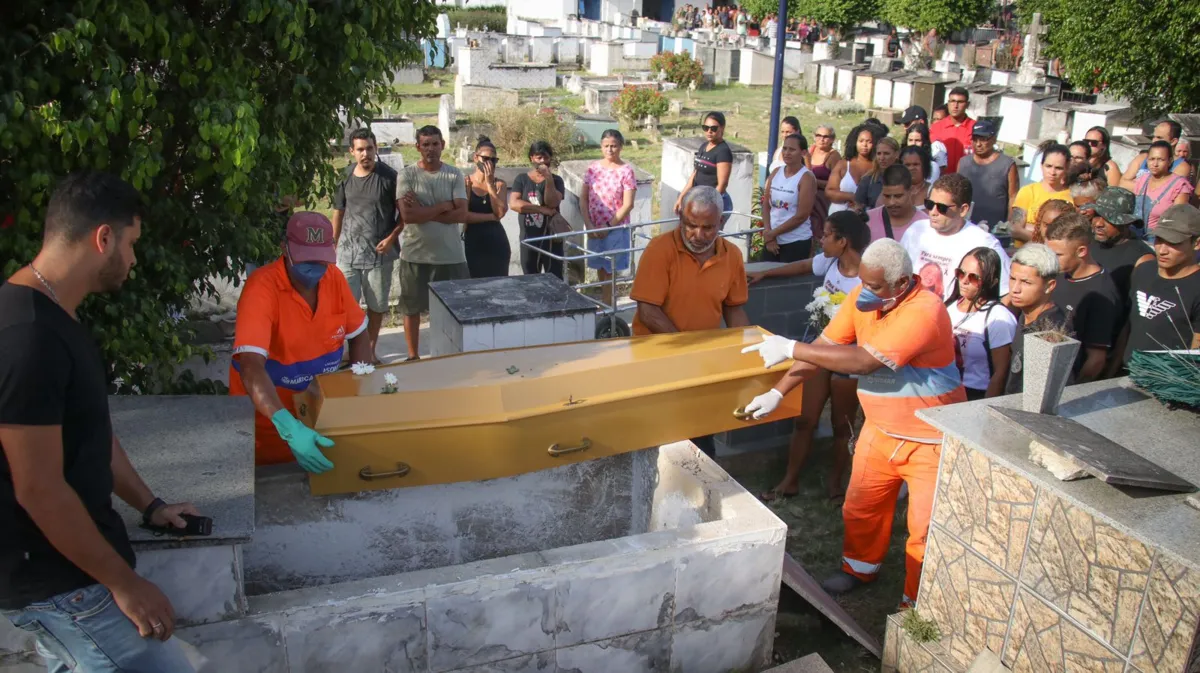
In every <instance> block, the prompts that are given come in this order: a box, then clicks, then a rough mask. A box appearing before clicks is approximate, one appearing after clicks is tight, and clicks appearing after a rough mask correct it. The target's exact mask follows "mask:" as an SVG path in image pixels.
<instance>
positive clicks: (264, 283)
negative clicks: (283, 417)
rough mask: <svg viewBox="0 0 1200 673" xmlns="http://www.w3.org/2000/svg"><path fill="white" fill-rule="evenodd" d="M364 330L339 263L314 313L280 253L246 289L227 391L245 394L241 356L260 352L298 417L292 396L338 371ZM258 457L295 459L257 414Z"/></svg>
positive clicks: (320, 288)
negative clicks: (348, 342)
mask: <svg viewBox="0 0 1200 673" xmlns="http://www.w3.org/2000/svg"><path fill="white" fill-rule="evenodd" d="M366 329H367V316H366V314H364V313H363V310H362V309H361V308H359V306H358V302H357V301H355V299H354V295H353V294H351V293H350V285H349V284H348V283H346V277H345V276H343V275H342V272H341V271H339V270H338V268H337V267H336V266H334V265H333V264H330V265H329V268H328V270H327V271H326V272H325V275H324V276H323V277H322V278H321V282H320V284H318V285H317V310H316V311H315V312H314V311H313V310H312V309H311V308H309V305H308V302H307V301H305V300H304V297H301V296H300V293H298V292H296V290H295V288H293V287H292V283H291V281H290V280H288V274H287V267H286V266H285V264H284V261H283V258H282V257H280V258H279V259H277V260H275V261H274V262H271V263H270V264H268V265H266V266H264V267H262V268H260V269H258V270H256V271H255V272H254V273H252V274H250V277H249V278H247V279H246V284H245V285H244V286H243V288H242V297H241V299H239V300H238V305H237V327H236V331H235V334H234V339H233V362H232V363H231V364H230V367H229V394H230V395H245V394H246V387H245V386H244V385H243V384H242V377H241V375H240V374H239V370H240V366H241V365H240V362H239V361H238V357H239V356H240V355H241V354H242V353H256V354H258V355H262V356H263V357H265V358H267V375H268V376H270V377H271V382H272V383H274V384H275V390H276V392H278V393H279V399H280V401H282V402H283V406H284V407H285V408H287V410H288V411H290V412H291V413H292V415H293V416H295V415H296V405H295V402H294V401H293V397H294V395H295V394H296V393H298V392H303V391H304V389H306V388H308V385H309V383H311V382H312V380H313V377H314V376H316V375H318V374H326V373H329V372H335V371H337V369H338V366H339V365H341V362H342V348H343V346H344V345H345V342H346V339H353V338H354V337H356V336H358V335H359V334H362V333H363V331H364V330H366ZM254 459H255V463H257V464H258V465H272V464H274V463H286V462H289V461H291V460H293V457H292V451H291V449H289V448H288V445H287V442H285V441H283V439H282V438H280V436H279V432H278V431H276V430H275V425H274V424H273V423H271V419H269V418H267V417H266V416H263V415H262V414H260V413H257V412H256V413H255V414H254Z"/></svg>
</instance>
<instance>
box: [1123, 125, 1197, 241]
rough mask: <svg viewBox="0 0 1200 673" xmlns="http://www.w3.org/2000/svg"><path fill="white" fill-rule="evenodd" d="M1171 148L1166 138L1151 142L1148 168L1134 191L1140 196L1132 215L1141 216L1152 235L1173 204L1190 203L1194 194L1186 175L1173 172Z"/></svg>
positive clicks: (1147, 160) (1147, 157)
mask: <svg viewBox="0 0 1200 673" xmlns="http://www.w3.org/2000/svg"><path fill="white" fill-rule="evenodd" d="M1171 154H1172V147H1171V145H1170V143H1168V142H1166V141H1165V140H1156V141H1154V143H1153V144H1152V145H1150V152H1149V154H1147V155H1146V167H1147V168H1148V169H1150V170H1149V172H1147V173H1146V174H1145V175H1143V176H1142V177H1140V178H1138V179H1137V183H1136V184H1135V186H1134V190H1133V193H1134V194H1136V195H1137V205H1136V206H1135V207H1134V211H1133V214H1134V215H1137V216H1138V217H1140V218H1141V219H1142V222H1143V223H1144V224H1145V225H1146V230H1147V233H1150V234H1153V233H1154V228H1155V227H1157V226H1158V218H1160V217H1162V214H1163V212H1165V211H1166V210H1167V208H1170V207H1171V206H1173V205H1175V204H1177V203H1180V204H1183V203H1187V202H1188V199H1189V198H1190V197H1191V195H1192V192H1193V191H1194V190H1193V189H1192V185H1191V183H1189V182H1188V181H1187V178H1184V177H1180V176H1178V175H1175V174H1174V173H1172V172H1171V161H1172V159H1173V158H1174V157H1172V156H1171Z"/></svg>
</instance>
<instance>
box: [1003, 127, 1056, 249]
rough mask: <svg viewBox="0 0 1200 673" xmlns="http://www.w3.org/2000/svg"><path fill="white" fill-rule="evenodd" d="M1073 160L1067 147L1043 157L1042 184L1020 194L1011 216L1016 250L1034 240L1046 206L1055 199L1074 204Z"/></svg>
mask: <svg viewBox="0 0 1200 673" xmlns="http://www.w3.org/2000/svg"><path fill="white" fill-rule="evenodd" d="M1070 160H1071V154H1070V150H1068V149H1067V148H1066V147H1065V146H1063V145H1060V144H1058V143H1054V144H1052V145H1050V146H1049V147H1047V148H1046V149H1045V151H1044V152H1043V153H1042V159H1041V161H1042V179H1041V182H1032V183H1030V184H1028V185H1025V186H1024V187H1022V188H1021V189H1019V190H1017V198H1015V199H1013V205H1012V210H1011V211H1010V213H1009V216H1008V226H1009V230H1010V232H1011V233H1012V238H1013V246H1014V247H1017V248H1019V247H1021V246H1022V245H1025V243H1026V242H1028V241H1031V240H1033V238H1034V229H1035V227H1037V225H1038V221H1037V215H1038V211H1039V210H1041V208H1042V204H1043V203H1045V202H1047V201H1050V200H1053V199H1061V200H1063V201H1067V202H1070V200H1071V192H1070V191H1069V190H1068V189H1067V163H1068V162H1070Z"/></svg>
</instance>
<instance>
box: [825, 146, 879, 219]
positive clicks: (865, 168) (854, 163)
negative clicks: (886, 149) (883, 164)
mask: <svg viewBox="0 0 1200 673" xmlns="http://www.w3.org/2000/svg"><path fill="white" fill-rule="evenodd" d="M874 167H875V130H873V129H872V128H871V126H869V125H867V124H860V125H858V126H855V127H854V128H852V129H850V133H849V134H848V135H847V136H846V157H845V158H844V159H842V160H841V161H839V162H838V165H837V166H836V167H835V168H834V169H833V172H832V173H830V175H829V181H828V182H827V183H825V196H827V197H828V198H829V214H830V215H832V214H833V213H836V212H838V211H841V210H858V209H861V208H862V206H860V205H859V204H858V203H857V202H855V200H854V196H855V194H856V193H857V192H858V182H859V180H862V179H863V176H865V175H866V174H867V173H869V172H870V171H871V169H873V168H874Z"/></svg>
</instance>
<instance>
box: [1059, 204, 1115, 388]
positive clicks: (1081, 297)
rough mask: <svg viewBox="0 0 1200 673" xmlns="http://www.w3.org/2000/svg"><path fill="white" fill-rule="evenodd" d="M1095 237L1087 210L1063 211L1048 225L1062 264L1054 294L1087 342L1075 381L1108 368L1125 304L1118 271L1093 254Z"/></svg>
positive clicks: (1090, 378)
mask: <svg viewBox="0 0 1200 673" xmlns="http://www.w3.org/2000/svg"><path fill="white" fill-rule="evenodd" d="M1091 242H1092V223H1091V222H1089V221H1088V217H1087V216H1086V215H1084V214H1082V213H1070V214H1067V215H1063V216H1061V217H1059V218H1058V219H1057V220H1055V221H1054V222H1053V223H1051V224H1050V226H1049V227H1047V229H1046V246H1047V247H1048V248H1050V249H1051V250H1053V251H1054V254H1055V255H1057V256H1058V266H1059V268H1060V269H1062V275H1061V276H1060V277H1059V278H1058V282H1057V283H1056V284H1055V286H1054V292H1053V293H1051V295H1050V298H1051V300H1052V301H1053V302H1054V303H1055V305H1057V306H1058V307H1059V308H1061V309H1062V310H1063V311H1064V312H1065V313H1066V314H1067V316H1068V318H1069V319H1070V321H1071V324H1072V326H1073V327H1074V328H1075V338H1077V339H1078V340H1079V343H1080V344H1081V347H1080V349H1079V355H1077V356H1076V358H1075V367H1074V369H1073V370H1072V373H1073V374H1074V382H1075V383H1087V382H1088V381H1095V380H1096V379H1097V378H1098V377H1099V376H1100V375H1101V373H1102V372H1103V371H1104V365H1105V363H1106V362H1107V361H1108V353H1109V349H1110V348H1112V346H1113V343H1114V341H1115V340H1116V338H1117V334H1118V325H1119V323H1120V315H1121V307H1122V305H1123V304H1124V302H1123V301H1122V300H1121V295H1120V294H1119V293H1118V292H1117V286H1116V284H1115V283H1114V282H1113V279H1112V275H1111V274H1109V273H1108V272H1107V271H1105V270H1104V268H1103V267H1101V266H1100V265H1099V264H1097V263H1096V262H1095V260H1093V259H1092V258H1091V257H1090V256H1089V255H1088V247H1089V244H1090V243H1091Z"/></svg>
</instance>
